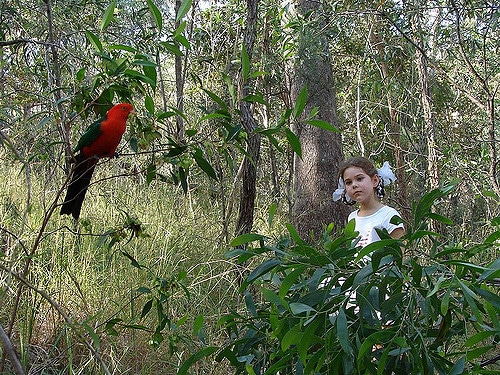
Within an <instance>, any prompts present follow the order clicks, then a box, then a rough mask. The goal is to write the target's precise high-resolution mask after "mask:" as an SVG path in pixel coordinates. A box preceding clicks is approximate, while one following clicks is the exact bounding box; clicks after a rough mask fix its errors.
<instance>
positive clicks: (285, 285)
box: [279, 265, 307, 298]
mask: <svg viewBox="0 0 500 375" xmlns="http://www.w3.org/2000/svg"><path fill="white" fill-rule="evenodd" d="M306 269H307V267H306V266H305V265H302V266H299V267H297V268H296V269H294V270H293V271H292V272H290V273H289V274H288V275H287V276H286V277H285V278H284V279H283V281H282V282H281V285H280V290H279V296H280V297H281V298H284V297H285V296H286V295H287V293H288V291H289V290H290V288H291V287H292V285H294V284H295V283H296V282H297V278H298V277H299V276H300V275H302V273H303V272H304V271H305V270H306Z"/></svg>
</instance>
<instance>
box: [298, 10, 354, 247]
mask: <svg viewBox="0 0 500 375" xmlns="http://www.w3.org/2000/svg"><path fill="white" fill-rule="evenodd" d="M322 5H323V3H322V2H316V1H309V0H304V1H298V2H297V3H296V6H297V14H298V19H299V24H300V28H299V29H298V30H297V31H298V42H297V43H298V45H297V56H296V62H295V72H294V77H293V79H292V83H293V86H292V95H293V96H294V97H296V98H298V97H300V95H301V92H307V96H306V104H305V112H306V113H311V112H317V116H318V118H319V119H320V120H322V121H325V122H327V123H330V124H332V125H333V127H334V128H333V129H330V130H327V129H322V128H319V127H315V126H311V125H310V124H307V123H304V122H303V121H300V120H299V121H296V122H295V123H294V131H295V133H296V135H297V136H298V139H299V140H300V144H301V147H302V154H301V155H295V158H294V182H293V189H294V208H293V223H294V225H295V227H296V228H297V230H298V231H299V233H300V234H301V235H302V236H303V237H307V236H309V235H311V234H312V235H313V236H318V235H320V234H321V233H322V231H323V230H324V227H325V226H326V225H328V224H330V223H331V222H334V223H335V224H337V225H338V226H341V225H343V224H344V223H345V220H346V216H347V209H346V208H345V207H342V206H340V205H338V204H336V203H334V202H333V201H332V198H331V194H332V191H333V190H334V187H335V185H336V183H337V178H336V169H337V167H338V165H339V163H340V162H341V161H342V159H343V152H342V142H341V137H340V135H339V133H338V129H337V128H338V117H337V104H336V97H335V95H336V94H335V93H336V90H335V86H334V81H333V74H332V67H331V55H330V51H329V43H328V38H327V35H325V34H324V33H323V30H324V26H325V25H326V14H325V13H324V12H323V11H322ZM303 90H306V91H303Z"/></svg>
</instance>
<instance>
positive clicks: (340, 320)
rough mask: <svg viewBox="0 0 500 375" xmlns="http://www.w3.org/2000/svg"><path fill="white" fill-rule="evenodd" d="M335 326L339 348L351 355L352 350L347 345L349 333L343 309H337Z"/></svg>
mask: <svg viewBox="0 0 500 375" xmlns="http://www.w3.org/2000/svg"><path fill="white" fill-rule="evenodd" d="M336 326H337V337H338V339H339V342H340V346H341V347H342V349H343V350H344V352H345V353H347V354H351V353H352V348H351V346H350V345H349V332H348V330H347V317H346V315H345V311H344V309H343V308H340V309H339V312H338V314H337V319H336Z"/></svg>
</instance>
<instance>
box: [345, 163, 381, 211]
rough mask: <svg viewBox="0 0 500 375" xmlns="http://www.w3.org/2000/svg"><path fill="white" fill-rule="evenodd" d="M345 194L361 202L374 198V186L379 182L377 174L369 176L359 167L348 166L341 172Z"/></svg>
mask: <svg viewBox="0 0 500 375" xmlns="http://www.w3.org/2000/svg"><path fill="white" fill-rule="evenodd" d="M343 179H344V184H345V188H346V191H347V194H349V196H350V197H351V198H352V199H353V200H355V201H356V202H359V203H361V204H363V203H368V202H369V201H371V200H372V199H376V197H375V190H374V188H376V187H377V185H378V183H379V176H378V175H375V176H373V177H370V176H369V175H368V174H366V172H365V171H364V170H363V169H362V168H360V167H354V166H353V167H348V168H346V169H345V171H344V174H343Z"/></svg>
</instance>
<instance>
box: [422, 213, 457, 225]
mask: <svg viewBox="0 0 500 375" xmlns="http://www.w3.org/2000/svg"><path fill="white" fill-rule="evenodd" d="M427 217H430V218H431V219H434V220H436V221H439V222H441V223H443V224H446V225H453V221H452V220H451V219H448V218H447V217H445V216H442V215H439V214H437V213H435V212H429V213H428V214H427Z"/></svg>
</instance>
